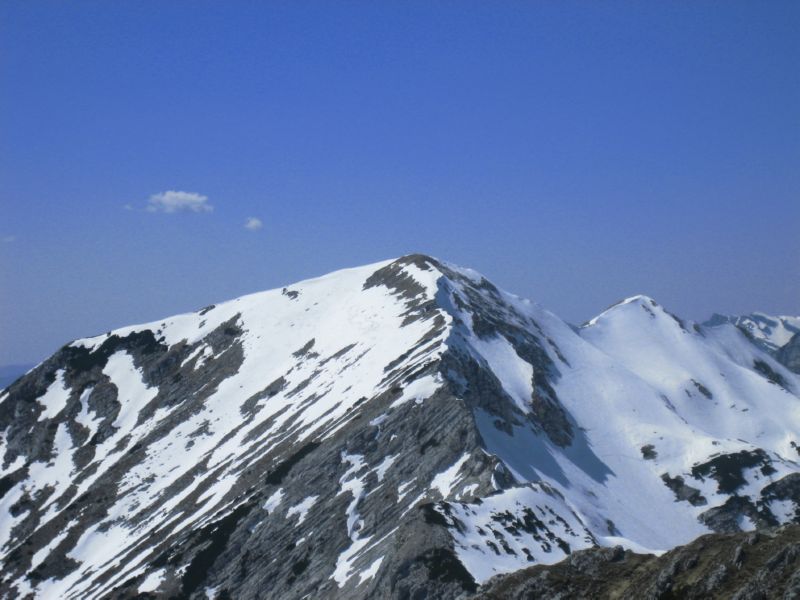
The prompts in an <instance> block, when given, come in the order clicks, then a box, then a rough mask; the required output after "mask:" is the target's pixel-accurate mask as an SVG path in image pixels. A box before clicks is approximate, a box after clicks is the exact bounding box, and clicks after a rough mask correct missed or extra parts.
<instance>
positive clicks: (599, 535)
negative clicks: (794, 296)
mask: <svg viewBox="0 0 800 600" xmlns="http://www.w3.org/2000/svg"><path fill="white" fill-rule="evenodd" d="M654 365H657V367H658V368H654ZM758 365H761V366H758ZM798 393H800V377H797V375H795V374H794V373H792V372H791V371H790V370H788V369H787V368H786V367H785V366H783V365H781V364H780V363H779V362H777V361H776V360H775V359H774V358H773V357H772V356H771V355H770V354H768V353H765V352H764V351H762V350H761V349H759V348H758V347H756V346H754V345H753V344H751V343H750V342H749V341H748V340H747V339H746V338H745V337H744V336H743V335H742V334H741V332H740V331H739V330H738V329H736V327H734V326H733V325H721V326H719V327H715V328H713V329H706V328H700V327H699V326H694V325H691V324H689V323H687V322H684V321H682V320H680V319H678V318H677V317H674V316H673V315H671V314H670V313H668V312H666V311H665V310H664V309H662V308H661V307H660V306H659V305H658V304H657V303H656V302H655V301H653V300H651V299H646V298H644V297H636V298H632V299H628V300H626V301H623V302H622V303H620V304H618V305H616V306H615V307H612V308H611V309H609V310H608V311H606V312H604V313H603V314H602V315H600V316H599V317H598V318H597V319H594V320H592V321H591V322H590V323H589V324H587V325H586V326H584V327H582V328H580V329H578V328H575V327H572V326H570V325H568V324H566V323H564V322H563V321H561V320H560V319H558V318H557V317H555V316H554V315H552V314H551V313H549V312H547V311H545V310H543V309H541V308H540V307H538V306H536V305H535V304H531V303H529V302H527V301H524V300H521V299H519V298H517V297H515V296H512V295H510V294H507V293H505V292H503V291H501V290H499V289H497V288H496V287H495V286H494V285H492V284H491V283H490V282H489V281H487V280H486V279H485V278H483V277H482V276H480V275H479V274H477V273H475V272H474V271H471V270H469V269H462V268H460V267H456V266H453V265H449V264H447V263H444V262H442V261H439V260H436V259H433V258H431V257H428V256H424V255H410V256H406V257H403V258H401V259H397V260H393V261H385V262H383V263H380V264H376V265H370V266H367V267H361V268H357V269H348V270H345V271H340V272H337V273H333V274H330V275H328V276H325V277H322V278H319V279H314V280H309V281H306V282H300V283H298V284H295V285H291V286H287V287H285V288H282V289H279V290H273V291H268V292H263V293H260V294H254V295H252V296H245V297H242V298H239V299H235V300H233V301H230V302H225V303H220V304H216V305H210V306H207V307H206V308H204V309H202V310H200V311H198V312H196V313H191V314H186V315H179V316H175V317H171V318H167V319H164V320H163V321H159V322H156V323H150V324H145V325H139V326H133V327H127V328H123V329H120V330H117V331H114V332H109V333H107V334H105V335H101V336H96V337H93V338H86V339H82V340H77V341H75V342H72V343H71V344H68V345H66V346H64V347H63V348H62V349H60V350H59V351H58V352H56V353H55V354H54V355H53V356H52V357H50V358H49V359H47V360H46V361H45V362H43V363H42V364H40V365H38V366H37V367H36V368H35V369H33V370H32V371H31V372H30V373H28V374H27V375H26V376H24V377H22V378H21V379H19V380H18V381H16V382H15V383H13V384H12V385H11V386H9V387H8V388H7V389H6V390H4V391H2V392H0V461H1V464H0V469H1V470H0V560H2V570H1V572H0V597H3V598H38V597H51V598H65V599H67V598H75V599H81V600H83V599H85V598H192V599H201V598H217V599H224V598H237V599H238V598H243V599H249V598H276V599H281V600H284V599H293V598H297V599H300V598H308V597H313V598H348V599H351V598H352V599H359V598H398V599H403V600H406V599H408V600H411V599H417V598H442V599H448V598H466V597H469V596H471V595H473V594H475V593H477V592H481V591H482V590H483V589H484V588H483V586H485V585H486V582H487V581H489V580H490V579H491V578H492V577H494V576H496V575H498V574H502V573H510V572H514V571H518V570H520V569H523V568H525V567H528V566H530V565H540V566H541V565H550V564H555V563H559V561H562V560H564V559H565V558H566V559H568V561H567V562H565V563H562V564H561V566H559V567H558V568H563V569H573V570H574V571H575V573H576V577H577V579H576V580H575V581H574V582H573V583H568V586H567V587H566V588H564V590H563V591H560V592H558V593H559V594H562V595H563V597H568V596H569V593H570V592H571V591H574V592H575V593H581V589H583V588H581V587H580V585H582V584H581V583H580V581H582V580H581V577H584V576H586V577H588V576H589V575H591V574H594V575H592V576H595V575H596V576H598V577H606V574H607V573H612V572H615V571H614V569H617V568H623V567H624V568H625V569H627V568H628V566H629V565H642V566H645V565H647V564H650V560H651V559H650V558H647V557H645V556H639V555H633V554H631V553H630V552H625V551H622V550H619V549H615V547H616V546H617V545H618V544H625V545H628V546H629V547H635V548H637V549H641V550H647V549H668V548H674V547H676V546H678V545H679V544H684V543H687V542H689V541H691V540H692V539H694V538H696V537H697V536H698V535H701V534H704V533H707V532H709V531H720V532H737V531H739V530H741V529H751V528H754V527H775V526H778V525H780V524H782V523H787V522H795V521H798V520H800V511H799V510H798V507H800V488H798V478H799V477H800V465H798V451H797V443H798V442H800V438H797V436H796V432H797V431H800V417H799V416H798V415H797V411H796V403H797V402H798V400H800V397H798ZM792 436H795V437H792ZM720 539H728V538H720ZM764 539H765V540H766V539H768V538H764ZM769 539H771V538H769ZM765 543H766V542H765ZM590 548H591V549H594V550H591V551H589V552H588V553H586V552H583V551H584V550H586V549H590ZM666 556H669V554H668V555H666ZM743 556H745V559H743V560H747V558H746V557H747V553H746V551H745V554H744V555H743ZM788 556H789V555H787V557H788ZM662 558H664V557H662ZM659 560H661V559H659ZM792 560H794V559H792V558H791V557H789V558H786V561H788V562H787V564H793V563H791V561H792ZM681 564H683V563H681ZM720 564H721V565H722V564H723V563H720ZM725 564H727V563H725ZM781 564H782V563H781ZM609 565H610V566H609ZM675 568H676V569H678V567H675ZM681 568H682V567H681ZM722 568H723V567H721V566H720V567H719V569H722ZM724 568H725V569H728V567H727V566H724ZM623 570H624V569H623ZM678 570H680V569H678ZM539 572H540V571H537V573H539ZM541 572H544V571H541ZM556 572H557V571H552V573H556ZM677 572H678V571H676V573H677ZM681 572H683V571H681ZM715 573H717V572H715ZM726 573H727V571H725V572H723V571H722V570H720V571H719V572H718V573H717V574H716V575H714V577H716V578H717V579H719V581H720V582H722V583H720V585H723V584H724V582H725V581H727V579H726V578H727V577H728V576H727V575H726ZM659 576H660V575H659ZM537 577H538V575H537ZM665 577H666V576H665ZM670 577H672V576H670ZM709 580H711V579H709ZM543 581H544V580H543ZM609 581H611V580H610V579H609ZM648 581H649V580H648ZM670 581H671V580H670ZM545 583H547V582H546V581H545ZM545 583H543V584H542V585H545ZM490 585H492V586H493V585H494V584H490ZM537 585H538V584H537ZM547 585H549V584H547ZM565 585H567V584H566V583H565ZM609 585H611V583H609ZM648 585H649V584H648ZM663 585H667V584H666V583H664V584H663ZM569 586H572V587H569ZM490 589H492V588H490ZM531 589H539V588H531ZM542 589H546V588H542ZM609 589H611V588H609ZM613 589H617V588H613ZM620 589H622V588H620ZM659 589H661V588H659ZM664 589H667V588H664ZM670 589H672V588H670ZM676 589H677V588H676ZM725 589H727V588H725ZM653 593H655V592H653ZM564 594H565V595H564ZM553 597H558V596H553ZM653 597H657V596H653ZM754 597H755V596H754Z"/></svg>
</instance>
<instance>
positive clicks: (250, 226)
mask: <svg viewBox="0 0 800 600" xmlns="http://www.w3.org/2000/svg"><path fill="white" fill-rule="evenodd" d="M262 227H264V222H263V221H262V220H261V219H259V218H258V217H247V220H246V221H245V222H244V228H245V229H247V230H248V231H258V230H259V229H261V228H262Z"/></svg>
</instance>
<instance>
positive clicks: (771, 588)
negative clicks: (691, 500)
mask: <svg viewBox="0 0 800 600" xmlns="http://www.w3.org/2000/svg"><path fill="white" fill-rule="evenodd" d="M798 597H800V526H797V525H791V526H784V527H781V528H777V529H767V530H763V531H760V532H750V533H737V534H729V535H724V534H712V535H705V536H702V537H700V538H698V539H697V540H695V541H694V542H692V543H691V544H688V545H686V546H681V547H679V548H675V549H674V550H671V551H670V552H667V553H666V554H664V555H663V556H653V555H651V554H634V553H632V552H630V551H625V550H623V549H622V548H621V547H616V548H597V549H592V550H582V551H580V552H576V553H575V554H573V555H572V556H570V557H569V558H568V559H567V560H565V561H563V562H561V563H558V564H556V565H550V566H545V565H539V566H535V567H530V568H528V569H524V570H522V571H518V572H516V573H512V574H510V575H502V576H499V577H496V578H494V579H492V580H491V581H489V582H488V583H487V584H486V585H485V586H483V587H482V588H481V590H480V592H479V593H478V594H476V595H475V596H474V598H475V600H506V599H508V598H514V599H516V600H535V599H536V600H538V599H540V598H548V599H551V598H553V599H555V598H563V599H567V598H569V599H579V598H580V599H583V598H585V599H587V600H589V599H591V600H601V599H612V598H613V599H615V600H662V599H663V600H667V599H669V600H672V599H674V598H682V599H687V600H688V599H695V598H696V599H698V600H699V599H701V598H702V599H704V600H712V599H719V600H729V599H736V600H756V599H765V598H786V599H788V598H798Z"/></svg>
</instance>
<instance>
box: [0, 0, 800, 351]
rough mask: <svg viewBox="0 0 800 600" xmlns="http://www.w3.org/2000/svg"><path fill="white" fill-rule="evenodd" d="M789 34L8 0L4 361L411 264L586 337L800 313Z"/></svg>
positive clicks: (724, 27)
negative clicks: (271, 291)
mask: <svg viewBox="0 0 800 600" xmlns="http://www.w3.org/2000/svg"><path fill="white" fill-rule="evenodd" d="M798 30H800V3H797V2H766V3H762V2H724V3H719V2H691V3H690V2H660V3H652V2H574V3H572V2H529V3H523V2H506V3H490V2H479V3H465V2H419V3H416V2H411V3H408V2H377V3H376V2H342V3H330V2H320V3H313V2H280V3H279V2H237V1H231V2H180V1H172V2H150V1H137V2H125V1H118V2H80V1H76V2H69V3H66V2H22V1H8V2H3V3H0V364H2V363H11V362H28V361H37V360H40V359H41V358H43V357H44V356H46V355H47V354H49V353H50V352H52V351H54V350H55V349H56V348H57V347H58V346H60V345H61V344H62V343H64V342H66V341H68V340H70V339H72V338H75V337H81V336H85V335H89V334H95V333H99V332H103V331H106V330H108V329H110V328H113V327H117V326H121V325H125V324H129V323H133V322H141V321H146V320H153V319H158V318H161V317H163V316H166V315H169V314H173V313H176V312H182V311H186V310H191V309H195V308H198V307H201V306H203V305H205V304H209V303H211V302H214V301H219V300H224V299H227V298H230V297H235V296H237V295H241V294H243V293H247V292H252V291H258V290H262V289H268V288H272V287H276V286H280V285H283V284H286V283H290V282H292V281H295V280H299V279H302V278H306V277H310V276H314V275H318V274H322V273H325V272H327V271H330V270H333V269H336V268H341V267H346V266H354V265H358V264H365V263H369V262H373V261H376V260H381V259H384V258H388V257H392V256H398V255H401V254H404V253H408V252H426V253H430V254H433V255H436V256H439V257H441V258H444V259H447V260H450V261H452V262H456V263H459V264H463V265H467V266H471V267H473V268H476V269H478V270H480V271H482V272H483V273H484V274H486V275H487V276H489V277H490V278H491V279H492V280H493V281H495V283H497V284H498V285H500V286H501V287H504V288H505V289H508V290H510V291H513V292H516V293H518V294H520V295H524V296H527V297H530V298H532V299H534V300H536V301H538V302H540V303H542V304H543V305H545V306H546V307H548V308H550V309H551V310H553V311H554V312H556V313H557V314H559V315H561V316H562V317H564V318H566V319H568V320H571V321H575V322H580V321H583V320H585V319H586V318H589V317H591V316H592V315H594V314H596V313H597V312H599V311H600V310H602V309H603V308H604V307H605V306H607V305H608V304H610V303H612V302H614V301H616V300H617V299H619V298H622V297H625V296H628V295H632V294H635V293H646V294H649V295H651V296H653V297H655V298H656V299H657V300H659V301H660V302H661V303H662V304H664V305H665V306H666V307H667V308H669V309H670V310H672V311H673V312H676V313H678V314H681V315H683V316H685V317H688V318H692V319H703V318H705V317H707V316H708V315H709V314H710V313H711V312H713V311H722V312H732V313H737V312H744V311H752V310H762V311H766V312H771V313H779V314H786V313H792V314H798V313H800V236H798V231H800V69H798V64H800V36H798V35H797V31H798ZM171 191H177V192H186V193H187V194H189V195H183V196H180V195H174V194H168V192H171ZM209 206H211V207H213V210H208V207H209ZM148 207H150V209H151V210H148ZM181 207H182V208H183V210H178V208H181ZM204 207H205V209H203V208H204ZM173 209H174V210H173ZM169 210H172V212H169ZM250 217H255V218H258V219H260V221H261V224H262V226H261V227H260V228H258V227H257V224H254V223H251V225H252V226H251V228H245V226H244V225H245V223H246V219H248V218H250Z"/></svg>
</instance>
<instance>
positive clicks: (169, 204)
mask: <svg viewBox="0 0 800 600" xmlns="http://www.w3.org/2000/svg"><path fill="white" fill-rule="evenodd" d="M147 210H148V212H165V213H176V212H182V211H189V212H197V213H199V212H211V211H212V210H214V207H213V206H211V205H210V204H209V203H208V196H203V195H201V194H196V193H194V192H179V191H175V190H169V191H166V192H160V193H158V194H153V195H152V196H150V200H148V201H147Z"/></svg>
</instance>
